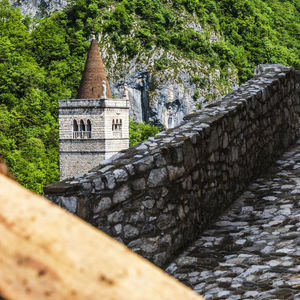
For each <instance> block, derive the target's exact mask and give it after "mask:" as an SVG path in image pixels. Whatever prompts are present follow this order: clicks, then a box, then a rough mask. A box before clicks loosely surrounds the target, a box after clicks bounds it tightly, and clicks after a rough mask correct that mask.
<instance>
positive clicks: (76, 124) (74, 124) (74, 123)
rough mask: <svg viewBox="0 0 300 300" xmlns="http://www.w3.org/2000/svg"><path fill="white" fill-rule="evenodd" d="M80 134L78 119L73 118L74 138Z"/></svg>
mask: <svg viewBox="0 0 300 300" xmlns="http://www.w3.org/2000/svg"><path fill="white" fill-rule="evenodd" d="M78 136H79V132H78V123H77V121H76V120H73V139H77V138H78Z"/></svg>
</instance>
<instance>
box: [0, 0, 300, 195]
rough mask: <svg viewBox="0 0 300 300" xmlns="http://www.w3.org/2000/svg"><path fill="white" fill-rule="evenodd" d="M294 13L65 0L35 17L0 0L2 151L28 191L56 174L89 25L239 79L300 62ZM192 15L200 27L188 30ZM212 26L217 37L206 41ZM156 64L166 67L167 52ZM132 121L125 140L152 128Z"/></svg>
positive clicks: (276, 4) (179, 1)
mask: <svg viewBox="0 0 300 300" xmlns="http://www.w3.org/2000/svg"><path fill="white" fill-rule="evenodd" d="M299 11H300V7H299V2H298V1H296V0H289V1H287V0H222V1H214V0H205V1H204V0H172V1H169V0H143V1H140V0H119V1H107V0H87V1H84V0H71V1H70V4H69V5H68V6H67V7H66V8H65V9H64V11H61V12H56V13H53V14H52V15H50V16H45V17H44V18H42V19H32V18H29V17H26V18H23V17H22V16H21V14H20V13H19V12H18V11H17V10H15V9H13V8H11V7H10V5H9V3H8V0H0V155H1V156H3V157H4V159H5V161H6V162H7V163H8V165H9V166H10V168H11V171H12V173H13V174H14V176H15V177H16V179H17V180H19V181H20V182H21V183H22V184H23V185H24V186H26V187H28V188H29V189H31V190H34V191H37V192H39V193H40V192H41V191H42V187H43V186H44V185H46V184H48V183H50V182H53V181H56V180H58V178H59V171H58V120H57V100H58V99H66V98H71V97H74V96H75V95H76V90H77V88H78V85H79V81H80V74H81V71H82V69H83V64H84V61H85V56H86V52H87V47H88V45H89V42H88V37H89V35H90V34H91V32H92V31H93V30H94V31H96V32H97V33H101V34H102V36H103V39H107V40H109V41H110V42H111V43H112V45H113V47H114V48H115V50H116V51H117V52H118V53H119V55H120V56H126V57H128V58H131V57H133V56H135V55H138V54H139V53H140V52H143V51H144V52H145V51H147V50H148V49H153V47H162V48H165V49H169V50H170V51H175V52H177V53H178V55H183V56H191V57H194V58H195V59H198V60H199V61H203V62H205V63H209V64H210V65H211V66H214V67H219V68H220V70H221V74H222V72H225V70H226V69H227V67H234V68H237V69H238V72H239V76H240V80H241V81H245V80H246V79H248V78H249V77H250V76H251V74H252V69H253V67H254V66H255V65H257V64H260V63H283V64H286V65H294V66H295V67H296V68H298V69H300V63H299V47H300V46H299V41H298V40H297V33H299V30H300V28H299ZM191 20H193V22H198V23H200V24H201V25H202V27H203V28H204V30H203V32H196V31H194V30H193V29H192V28H188V24H189V23H190V21H191ZM212 31H215V32H216V33H217V35H218V36H219V37H220V39H219V41H216V42H210V41H209V36H210V34H211V32H212ZM156 66H157V69H160V70H163V69H164V68H167V60H165V59H160V60H158V61H157V62H156ZM195 82H197V84H198V85H199V88H201V86H203V85H205V82H202V81H201V78H196V77H195ZM196 96H197V95H195V97H196ZM130 129H131V130H130V132H131V145H133V144H135V143H136V142H138V141H139V140H140V139H144V138H147V137H148V136H149V135H152V134H155V133H156V132H158V129H156V128H153V127H151V126H149V125H146V124H141V125H138V124H135V123H131V125H130Z"/></svg>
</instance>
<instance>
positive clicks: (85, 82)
mask: <svg viewBox="0 0 300 300" xmlns="http://www.w3.org/2000/svg"><path fill="white" fill-rule="evenodd" d="M103 80H104V81H105V82H106V96H107V98H112V96H111V91H110V88H109V84H108V81H107V78H106V75H105V69H104V65H103V62H102V58H101V54H100V51H99V47H98V44H97V41H96V38H95V36H93V38H92V42H91V46H90V49H89V52H88V56H87V59H86V63H85V68H84V71H83V73H82V78H81V82H80V87H79V90H78V95H77V99H93V98H102V96H103V91H102V81H103Z"/></svg>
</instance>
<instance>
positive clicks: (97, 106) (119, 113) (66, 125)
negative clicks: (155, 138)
mask: <svg viewBox="0 0 300 300" xmlns="http://www.w3.org/2000/svg"><path fill="white" fill-rule="evenodd" d="M128 147H129V100H128V93H127V88H126V86H125V88H124V96H123V98H121V99H113V98H112V95H111V91H110V88H109V84H108V81H107V78H106V75H105V69H104V65H103V62H102V58H101V55H100V52H99V48H98V44H97V41H96V39H95V37H94V36H93V39H92V42H91V46H90V49H89V52H88V56H87V60H86V64H85V68H84V71H83V74H82V79H81V83H80V87H79V90H78V95H77V99H71V100H59V156H60V157H59V159H60V178H61V180H63V179H65V178H68V177H73V176H75V175H78V174H83V173H86V172H88V171H89V170H91V169H92V168H94V167H96V166H97V165H98V164H99V163H100V162H101V161H103V160H105V159H108V158H110V157H111V156H112V155H113V154H116V153H117V152H119V151H121V150H123V149H127V148H128Z"/></svg>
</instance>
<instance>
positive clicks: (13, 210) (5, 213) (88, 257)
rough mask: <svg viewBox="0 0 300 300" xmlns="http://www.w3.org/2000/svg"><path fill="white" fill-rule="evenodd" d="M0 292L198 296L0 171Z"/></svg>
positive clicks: (108, 297)
mask: <svg viewBox="0 0 300 300" xmlns="http://www.w3.org/2000/svg"><path fill="white" fill-rule="evenodd" d="M0 237H1V238H0V295H1V296H2V297H4V298H5V299H7V300H27V299H30V300H32V299H38V300H42V299H55V300H60V299H62V300H66V299H72V300H76V299H78V300H79V299H80V300H85V299H93V300H95V299H101V300H157V299H163V300H167V299H168V300H183V299H184V300H197V299H198V300H200V299H203V298H202V297H200V296H199V295H197V294H196V293H194V292H193V291H192V290H190V289H189V288H187V287H185V286H184V285H182V284H181V283H179V282H178V281H176V280H175V279H173V278H172V277H170V276H168V275H167V274H166V273H164V272H163V271H161V270H160V269H159V268H157V267H155V266H154V265H152V264H151V263H149V262H148V261H146V260H145V259H143V258H141V257H140V256H138V255H137V254H135V253H133V252H132V251H130V250H129V249H127V248H126V247H125V246H123V245H122V244H120V243H118V242H116V241H115V240H113V239H112V238H110V237H109V236H107V235H105V234H104V233H102V232H100V231H98V230H97V229H95V228H93V227H92V226H90V225H88V224H87V223H85V222H83V221H82V220H80V219H79V218H77V217H75V216H73V215H71V214H69V213H68V212H66V211H64V210H63V209H61V208H59V207H57V206H55V205H54V204H52V203H50V202H49V201H47V200H46V199H45V198H42V197H40V196H38V195H35V194H33V193H31V192H30V191H28V190H26V189H25V188H23V187H21V186H20V185H18V184H17V183H16V182H14V181H13V180H11V179H9V178H7V177H5V176H3V175H0Z"/></svg>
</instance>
